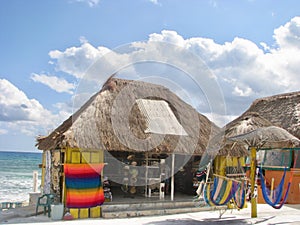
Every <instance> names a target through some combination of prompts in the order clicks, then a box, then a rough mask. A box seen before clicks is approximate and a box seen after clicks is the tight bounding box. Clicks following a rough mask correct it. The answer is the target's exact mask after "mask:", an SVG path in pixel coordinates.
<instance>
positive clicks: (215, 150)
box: [208, 112, 272, 157]
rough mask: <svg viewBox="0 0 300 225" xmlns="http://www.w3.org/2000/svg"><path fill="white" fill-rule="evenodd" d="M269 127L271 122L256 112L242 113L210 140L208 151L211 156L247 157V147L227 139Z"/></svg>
mask: <svg viewBox="0 0 300 225" xmlns="http://www.w3.org/2000/svg"><path fill="white" fill-rule="evenodd" d="M271 125H272V123H271V122H269V121H268V120H266V119H265V118H263V117H262V116H260V115H259V114H258V113H256V112H247V113H244V114H243V115H241V116H240V117H238V118H236V119H235V120H233V121H231V122H230V123H228V124H227V125H226V126H224V127H223V128H222V130H221V132H220V133H218V134H217V135H216V136H215V137H214V138H213V139H212V140H211V142H210V143H211V144H210V145H209V147H208V151H209V152H210V154H211V155H217V154H218V155H224V156H227V155H228V156H236V157H240V156H246V155H248V148H247V146H244V145H243V144H237V143H234V142H233V141H229V138H230V137H233V136H236V135H242V134H245V133H248V132H250V131H253V130H256V129H257V128H260V127H268V126H271Z"/></svg>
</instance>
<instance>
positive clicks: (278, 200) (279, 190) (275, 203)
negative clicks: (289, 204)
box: [259, 167, 291, 209]
mask: <svg viewBox="0 0 300 225" xmlns="http://www.w3.org/2000/svg"><path fill="white" fill-rule="evenodd" d="M259 174H260V180H261V189H262V194H263V198H264V200H265V202H266V203H267V204H269V205H270V206H272V207H273V208H275V209H280V208H281V207H282V206H283V204H284V203H285V202H286V200H287V196H288V193H289V190H290V186H291V179H290V181H289V183H288V186H287V189H286V191H285V193H284V195H283V189H284V180H285V176H286V168H285V169H284V174H283V176H282V178H281V181H280V183H279V185H278V186H277V187H276V188H275V189H274V190H273V192H271V190H270V189H268V188H267V185H266V183H265V178H264V176H263V172H262V168H261V167H260V168H259ZM271 193H272V196H271Z"/></svg>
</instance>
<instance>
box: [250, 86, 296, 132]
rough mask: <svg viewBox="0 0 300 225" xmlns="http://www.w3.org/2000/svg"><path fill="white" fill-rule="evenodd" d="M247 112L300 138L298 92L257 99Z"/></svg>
mask: <svg viewBox="0 0 300 225" xmlns="http://www.w3.org/2000/svg"><path fill="white" fill-rule="evenodd" d="M247 112H257V113H259V114H260V115H261V116H263V117H264V118H265V119H267V120H269V121H270V122H271V123H272V124H274V125H275V126H279V127H282V128H284V129H285V130H287V131H288V132H290V133H291V134H293V135H294V136H295V137H297V138H300V91H298V92H292V93H286V94H280V95H274V96H270V97H266V98H260V99H257V100H255V101H254V102H253V103H252V105H251V106H250V108H249V109H248V110H247V111H246V113H247Z"/></svg>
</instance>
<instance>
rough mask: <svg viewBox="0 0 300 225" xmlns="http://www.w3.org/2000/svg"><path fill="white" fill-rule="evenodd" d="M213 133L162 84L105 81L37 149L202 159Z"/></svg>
mask: <svg viewBox="0 0 300 225" xmlns="http://www.w3.org/2000/svg"><path fill="white" fill-rule="evenodd" d="M174 116H175V119H174ZM176 121H177V122H178V123H177V122H176ZM219 130H220V129H219V128H218V127H217V126H216V125H215V124H214V123H212V122H211V121H209V119H208V118H206V117H205V116H203V115H201V114H199V113H198V112H196V110H195V109H194V108H192V107H191V106H190V105H188V104H186V103H185V102H184V101H182V100H181V99H180V98H179V97H178V96H176V95H175V94H174V93H172V92H171V91H170V90H169V89H167V88H165V87H163V86H160V85H156V84H151V83H146V82H142V81H130V80H123V79H117V78H111V79H109V80H108V81H107V82H106V83H105V84H104V85H103V87H102V89H101V90H100V91H99V92H98V93H96V94H95V95H94V96H92V97H91V98H90V99H89V100H88V101H87V102H86V103H85V104H84V105H83V106H82V107H81V108H80V109H79V110H78V111H77V112H76V113H75V114H73V115H72V116H71V117H70V118H68V119H67V120H66V121H64V122H63V123H62V124H61V125H60V126H59V127H57V128H56V129H55V130H54V131H53V132H52V133H50V134H49V135H48V136H45V137H38V138H37V147H38V149H41V150H54V149H61V148H64V147H71V148H83V149H104V150H107V151H132V152H143V151H145V150H147V151H149V152H155V153H166V154H168V153H173V152H174V153H177V154H196V155H202V154H203V152H204V151H205V149H206V146H207V144H208V142H209V139H210V137H212V136H213V135H215V134H216V133H217V132H218V131H219Z"/></svg>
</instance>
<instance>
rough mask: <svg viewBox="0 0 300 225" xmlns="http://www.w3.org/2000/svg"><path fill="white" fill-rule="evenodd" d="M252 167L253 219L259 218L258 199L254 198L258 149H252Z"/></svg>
mask: <svg viewBox="0 0 300 225" xmlns="http://www.w3.org/2000/svg"><path fill="white" fill-rule="evenodd" d="M250 151H251V165H250V166H251V167H250V169H251V170H250V183H251V218H256V217H257V198H256V197H254V190H255V175H256V148H255V147H251V149H250Z"/></svg>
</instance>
